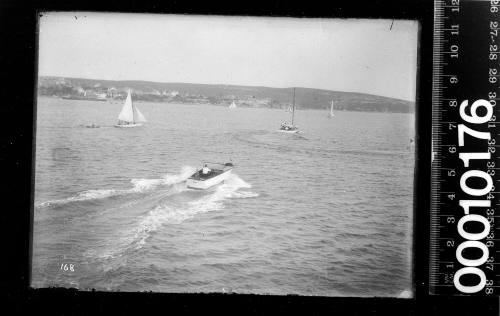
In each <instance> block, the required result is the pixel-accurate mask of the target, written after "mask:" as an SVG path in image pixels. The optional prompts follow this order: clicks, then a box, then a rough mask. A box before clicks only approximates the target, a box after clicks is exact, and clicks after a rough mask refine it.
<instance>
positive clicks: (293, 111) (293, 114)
mask: <svg viewBox="0 0 500 316" xmlns="http://www.w3.org/2000/svg"><path fill="white" fill-rule="evenodd" d="M294 116H295V88H293V108H292V126H293V118H294Z"/></svg>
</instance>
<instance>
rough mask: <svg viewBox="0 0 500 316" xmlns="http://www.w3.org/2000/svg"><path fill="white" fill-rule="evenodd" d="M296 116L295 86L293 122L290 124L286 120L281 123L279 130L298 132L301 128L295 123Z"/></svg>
mask: <svg viewBox="0 0 500 316" xmlns="http://www.w3.org/2000/svg"><path fill="white" fill-rule="evenodd" d="M294 117H295V88H293V107H292V122H291V123H290V124H288V123H285V122H283V123H281V126H280V129H279V130H278V131H279V132H283V133H298V132H299V128H298V127H297V126H295V125H293V119H294Z"/></svg>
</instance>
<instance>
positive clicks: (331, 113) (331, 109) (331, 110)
mask: <svg viewBox="0 0 500 316" xmlns="http://www.w3.org/2000/svg"><path fill="white" fill-rule="evenodd" d="M330 116H334V114H333V100H332V107H331V108H330Z"/></svg>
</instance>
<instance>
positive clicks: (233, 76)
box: [39, 12, 418, 101]
mask: <svg viewBox="0 0 500 316" xmlns="http://www.w3.org/2000/svg"><path fill="white" fill-rule="evenodd" d="M75 16H76V18H75ZM391 24H392V29H391ZM39 40H40V42H39V54H40V55H39V75H44V76H63V77H80V78H92V79H109V80H148V81H158V82H189V83H212V84H234V85H253V86H268V87H294V86H295V87H308V88H318V89H327V90H338V91H355V92H364V93H370V94H376V95H382V96H388V97H394V98H399V99H405V100H412V101H414V100H415V83H416V70H417V68H416V67H417V41H418V23H417V22H416V21H406V20H394V21H392V20H360V19H305V18H304V19H299V18H261V17H221V16H183V15H151V14H122V13H119V14H118V13H87V12H79V13H48V14H44V16H43V17H41V18H40V35H39Z"/></svg>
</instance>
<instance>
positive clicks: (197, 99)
mask: <svg viewBox="0 0 500 316" xmlns="http://www.w3.org/2000/svg"><path fill="white" fill-rule="evenodd" d="M128 89H131V90H132V91H133V96H134V99H135V100H143V101H152V102H176V103H199V104H220V105H227V104H229V103H231V102H232V101H233V100H234V101H235V102H236V104H237V105H238V106H242V107H270V108H283V109H285V108H287V107H288V106H289V105H290V104H291V103H292V100H293V89H292V88H269V87H253V86H234V85H220V84H191V83H160V82H149V81H112V80H98V79H81V78H62V77H39V81H38V94H39V95H48V96H57V97H62V96H65V97H80V98H84V97H89V96H90V97H95V96H100V97H103V98H104V97H105V98H108V99H110V98H111V99H123V98H125V96H126V93H127V90H128ZM332 100H333V102H334V109H336V110H349V111H378V112H403V113H408V112H414V110H415V104H414V102H409V101H404V100H399V99H393V98H387V97H381V96H376V95H370V94H364V93H354V92H340V91H330V90H321V89H309V88H300V87H298V88H296V90H295V104H296V107H297V108H298V109H301V108H302V109H324V110H327V109H329V108H330V103H331V101H332Z"/></svg>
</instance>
